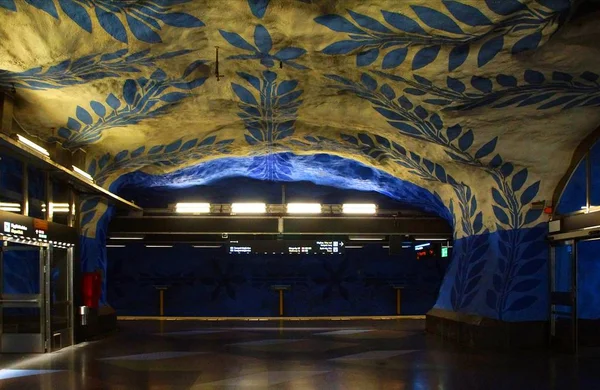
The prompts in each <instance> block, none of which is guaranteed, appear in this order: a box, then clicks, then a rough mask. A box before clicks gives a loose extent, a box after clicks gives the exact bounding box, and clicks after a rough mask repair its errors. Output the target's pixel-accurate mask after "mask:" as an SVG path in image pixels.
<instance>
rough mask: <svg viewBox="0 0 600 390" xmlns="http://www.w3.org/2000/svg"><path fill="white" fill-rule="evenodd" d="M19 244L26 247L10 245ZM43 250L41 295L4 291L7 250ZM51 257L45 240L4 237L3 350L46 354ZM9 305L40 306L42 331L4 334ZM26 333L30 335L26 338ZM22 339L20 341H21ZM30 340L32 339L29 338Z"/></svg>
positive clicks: (0, 254) (0, 266) (0, 268)
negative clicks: (23, 346)
mask: <svg viewBox="0 0 600 390" xmlns="http://www.w3.org/2000/svg"><path fill="white" fill-rule="evenodd" d="M8 243H16V244H21V245H24V246H20V247H10V246H8V245H6V244H8ZM34 250H39V260H38V267H39V274H40V275H39V286H40V290H39V293H37V294H3V293H2V291H3V290H4V286H3V280H4V278H3V272H4V253H5V252H12V251H34ZM47 259H48V245H47V244H42V243H30V242H27V243H24V242H22V240H18V239H9V238H7V237H5V238H4V239H3V240H2V246H1V247H0V353H12V352H16V353H26V352H30V353H43V352H46V351H47V341H46V340H47V333H46V323H47V314H48V308H47V305H46V292H45V290H46V264H47ZM5 307H9V308H11V307H12V308H39V312H40V314H39V322H40V333H39V336H37V335H38V333H25V334H22V335H19V336H14V335H11V334H4V333H3V332H2V327H3V326H4V325H3V320H4V318H3V309H4V308H5ZM25 335H27V336H29V337H25ZM36 336H37V337H39V340H34V338H35V337H36ZM19 339H20V340H19ZM28 339H29V340H28ZM7 342H9V343H11V344H12V343H14V345H18V344H20V343H24V342H29V346H30V347H31V348H28V349H31V350H20V349H19V348H18V347H15V348H10V347H9V348H6V344H7Z"/></svg>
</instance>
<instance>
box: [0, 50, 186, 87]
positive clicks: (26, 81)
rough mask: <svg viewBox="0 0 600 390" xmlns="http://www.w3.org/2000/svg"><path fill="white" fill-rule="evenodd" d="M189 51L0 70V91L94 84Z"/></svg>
mask: <svg viewBox="0 0 600 390" xmlns="http://www.w3.org/2000/svg"><path fill="white" fill-rule="evenodd" d="M191 52H192V50H178V51H171V52H166V53H163V54H160V55H151V53H150V49H146V50H142V51H138V52H135V53H132V54H129V50H128V49H121V50H117V51H115V52H112V53H106V54H99V53H96V54H90V55H86V56H84V57H81V58H77V59H72V60H71V59H69V60H64V61H61V62H59V63H58V64H55V65H52V66H49V67H47V68H44V67H41V66H40V67H36V68H32V69H28V70H26V71H24V72H9V71H6V70H0V88H2V87H4V88H10V87H15V88H24V89H35V90H45V89H58V88H65V87H68V86H71V85H78V84H85V83H88V82H90V81H93V80H99V79H104V78H113V77H114V78H116V77H121V76H123V75H125V74H130V73H139V72H141V71H143V70H144V69H148V68H154V67H156V66H157V62H158V61H160V60H166V59H170V58H175V57H179V56H182V55H185V54H189V53H191Z"/></svg>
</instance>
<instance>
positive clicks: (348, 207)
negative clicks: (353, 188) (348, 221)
mask: <svg viewBox="0 0 600 390" xmlns="http://www.w3.org/2000/svg"><path fill="white" fill-rule="evenodd" d="M342 212H343V213H344V214H376V213H377V205H376V204H372V203H344V204H343V205H342Z"/></svg>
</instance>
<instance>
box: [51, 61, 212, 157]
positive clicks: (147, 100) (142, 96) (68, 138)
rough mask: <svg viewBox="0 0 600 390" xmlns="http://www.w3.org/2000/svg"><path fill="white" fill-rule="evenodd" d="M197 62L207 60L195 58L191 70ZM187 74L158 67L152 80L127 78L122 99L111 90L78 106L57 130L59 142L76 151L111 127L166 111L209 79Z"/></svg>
mask: <svg viewBox="0 0 600 390" xmlns="http://www.w3.org/2000/svg"><path fill="white" fill-rule="evenodd" d="M198 63H204V61H196V62H194V63H192V64H191V65H190V66H189V67H188V69H189V68H190V67H192V66H197V64H198ZM185 74H187V75H188V80H186V79H185V76H182V77H180V78H175V79H169V78H167V75H166V74H165V72H164V71H162V70H161V69H157V70H155V71H154V72H153V73H152V75H151V76H150V78H149V79H148V78H145V77H141V78H139V79H137V80H134V79H128V80H126V81H125V82H124V83H123V98H122V99H119V98H117V97H116V96H115V95H113V94H112V93H111V94H109V95H108V96H107V97H106V99H105V100H104V102H98V101H91V102H90V104H89V105H90V110H88V109H86V108H83V107H81V106H77V109H76V112H75V118H73V117H70V118H69V119H68V120H67V124H66V126H64V127H61V128H60V129H59V130H58V132H57V135H58V141H60V142H61V143H62V146H63V147H64V148H66V149H71V150H73V149H77V148H81V147H82V146H85V145H89V144H92V143H95V142H98V141H99V140H100V138H101V137H102V133H103V132H104V131H106V130H108V129H112V128H115V127H125V126H128V125H132V124H136V123H139V122H141V121H143V120H145V119H148V118H153V117H157V116H160V115H164V114H166V113H167V112H168V111H169V110H170V109H172V108H173V107H174V106H175V105H177V104H178V103H180V102H181V101H182V100H183V99H185V98H187V97H189V96H191V95H192V93H191V91H192V90H194V89H195V88H198V87H200V86H201V85H203V84H204V82H205V81H206V77H199V78H192V77H189V75H190V74H191V73H190V72H188V71H187V70H186V72H184V75H185Z"/></svg>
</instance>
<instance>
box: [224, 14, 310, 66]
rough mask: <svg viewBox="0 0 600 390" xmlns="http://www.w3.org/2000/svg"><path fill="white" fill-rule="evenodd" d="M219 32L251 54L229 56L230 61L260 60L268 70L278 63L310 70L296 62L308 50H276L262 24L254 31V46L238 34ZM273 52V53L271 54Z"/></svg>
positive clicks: (284, 48) (286, 48) (290, 48)
mask: <svg viewBox="0 0 600 390" xmlns="http://www.w3.org/2000/svg"><path fill="white" fill-rule="evenodd" d="M219 32H220V33H221V36H222V37H223V38H225V40H226V41H227V42H228V43H229V44H230V45H232V46H234V47H236V48H238V49H241V50H245V51H248V52H250V53H251V54H238V55H233V56H229V57H227V59H228V60H260V63H261V64H262V65H264V66H265V67H267V68H272V67H273V66H275V64H276V63H281V64H286V65H289V66H291V67H292V68H294V69H299V70H305V69H308V68H307V67H306V66H304V65H301V64H299V63H297V62H296V61H294V60H296V59H298V58H300V57H302V56H303V55H304V54H306V50H304V49H301V48H299V47H283V48H281V49H274V48H273V39H272V38H271V34H269V31H268V30H267V29H266V28H265V27H264V26H262V25H260V24H259V25H257V26H256V28H255V29H254V38H253V39H254V45H252V44H250V43H249V42H248V41H247V40H245V39H244V38H242V37H241V36H240V35H239V34H237V33H234V32H228V31H225V30H219ZM272 51H273V53H272V54H271V52H272Z"/></svg>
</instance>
